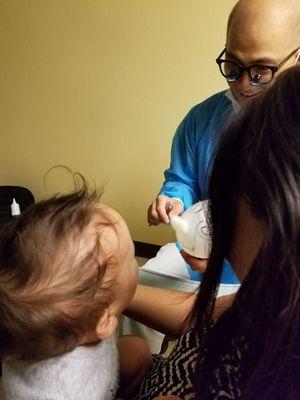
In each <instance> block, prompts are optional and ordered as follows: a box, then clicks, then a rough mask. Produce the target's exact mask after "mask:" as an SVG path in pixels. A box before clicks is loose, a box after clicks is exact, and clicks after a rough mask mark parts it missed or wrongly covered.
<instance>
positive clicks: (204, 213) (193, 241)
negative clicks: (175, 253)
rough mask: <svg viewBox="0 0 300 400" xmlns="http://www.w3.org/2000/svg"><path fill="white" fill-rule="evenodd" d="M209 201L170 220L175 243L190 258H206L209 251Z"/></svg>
mask: <svg viewBox="0 0 300 400" xmlns="http://www.w3.org/2000/svg"><path fill="white" fill-rule="evenodd" d="M208 218H209V201H208V200H205V201H200V202H199V203H196V204H194V205H192V207H190V208H189V209H188V210H186V211H185V212H184V213H183V214H182V215H181V216H175V217H171V218H170V224H171V226H172V228H173V229H174V230H175V232H176V237H177V241H178V242H179V243H180V244H181V245H182V248H183V250H184V251H185V252H186V253H188V254H190V255H191V256H194V257H198V258H204V259H205V258H208V257H209V254H210V250H211V236H210V231H209V226H208Z"/></svg>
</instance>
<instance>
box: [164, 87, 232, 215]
mask: <svg viewBox="0 0 300 400" xmlns="http://www.w3.org/2000/svg"><path fill="white" fill-rule="evenodd" d="M231 112H232V106H231V102H230V100H229V99H228V98H227V97H226V96H225V92H221V93H217V94H216V95H214V96H212V97H210V98H209V99H207V100H205V101H204V102H202V103H200V104H198V105H196V106H195V107H193V108H192V109H191V111H190V112H189V113H188V114H187V116H186V117H185V118H184V119H183V121H182V122H181V124H180V125H179V127H178V129H177V131H176V133H175V135H174V138H173V143H172V151H171V164H170V168H168V169H167V170H166V171H165V173H164V175H165V182H164V184H163V187H162V188H161V190H160V194H165V195H167V196H169V197H177V198H179V199H181V200H182V201H183V203H184V207H185V209H187V208H189V207H190V206H191V205H192V204H194V203H196V202H197V201H199V200H201V199H204V198H206V191H207V178H208V173H209V166H210V162H211V158H212V156H213V152H214V149H215V144H216V141H217V137H218V135H219V133H220V132H221V130H222V128H223V127H224V123H225V122H226V121H227V119H228V117H229V115H230V114H231Z"/></svg>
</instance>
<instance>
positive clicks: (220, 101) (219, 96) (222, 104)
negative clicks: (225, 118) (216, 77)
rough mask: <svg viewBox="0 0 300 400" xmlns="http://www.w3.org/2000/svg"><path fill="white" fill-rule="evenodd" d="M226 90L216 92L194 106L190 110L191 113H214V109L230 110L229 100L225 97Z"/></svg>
mask: <svg viewBox="0 0 300 400" xmlns="http://www.w3.org/2000/svg"><path fill="white" fill-rule="evenodd" d="M226 93H227V90H223V91H222V92H218V93H216V94H214V95H212V96H210V97H208V98H207V99H205V100H204V101H202V102H201V103H198V104H196V105H195V106H194V107H193V108H192V109H191V112H194V113H201V112H202V111H209V110H211V111H212V112H214V111H215V110H216V109H227V108H228V109H231V108H232V103H231V101H230V100H229V98H228V97H227V96H226Z"/></svg>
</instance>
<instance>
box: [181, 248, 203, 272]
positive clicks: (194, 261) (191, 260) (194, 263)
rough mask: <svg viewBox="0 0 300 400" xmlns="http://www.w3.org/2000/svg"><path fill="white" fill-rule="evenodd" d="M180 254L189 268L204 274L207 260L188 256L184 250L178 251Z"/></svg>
mask: <svg viewBox="0 0 300 400" xmlns="http://www.w3.org/2000/svg"><path fill="white" fill-rule="evenodd" d="M180 253H181V255H182V257H183V259H184V261H185V262H186V263H188V264H189V266H190V267H191V268H192V269H193V270H194V271H199V272H204V271H205V270H206V266H207V259H206V258H197V257H193V256H191V255H190V254H188V253H186V252H185V251H184V250H180Z"/></svg>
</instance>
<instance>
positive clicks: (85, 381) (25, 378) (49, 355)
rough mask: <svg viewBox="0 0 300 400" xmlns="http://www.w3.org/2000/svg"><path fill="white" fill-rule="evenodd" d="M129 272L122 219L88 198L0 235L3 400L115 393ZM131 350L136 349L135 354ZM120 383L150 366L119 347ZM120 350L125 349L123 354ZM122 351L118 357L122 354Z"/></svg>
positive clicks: (76, 196) (50, 206)
mask: <svg viewBox="0 0 300 400" xmlns="http://www.w3.org/2000/svg"><path fill="white" fill-rule="evenodd" d="M136 285H137V264H136V261H135V258H134V248H133V243H132V240H131V237H130V234H129V231H128V228H127V226H126V224H125V222H124V220H123V219H122V217H121V216H120V215H119V214H118V213H117V212H116V211H114V210H112V209H111V208H109V207H107V206H105V205H103V204H101V203H99V202H98V199H97V196H96V194H95V193H93V194H89V193H88V192H87V190H86V189H82V190H80V191H77V192H75V193H72V194H69V195H66V196H59V197H54V198H51V199H49V200H45V201H41V202H39V203H37V204H35V205H34V206H32V207H30V208H28V209H27V210H25V211H24V213H23V214H22V215H21V216H19V217H18V218H17V219H16V220H14V221H13V222H11V223H9V224H8V225H6V227H5V228H4V229H3V230H2V232H1V233H0V315H1V320H0V355H1V359H2V362H3V366H2V370H3V372H2V379H0V399H1V400H4V399H5V400H41V399H43V400H46V399H49V400H50V399H51V400H68V399H70V400H77V399H78V400H79V399H80V400H102V399H104V400H106V399H112V398H113V397H114V396H115V393H116V389H117V387H118V375H119V374H118V369H119V367H118V366H119V360H118V346H117V343H116V339H115V330H116V327H117V318H118V316H119V314H120V313H121V312H122V311H123V309H124V308H125V306H126V305H127V304H128V302H129V301H130V299H131V297H132V296H133V294H134V292H135V289H136ZM130 346H136V348H135V351H134V355H135V357H133V356H132V354H131V352H130ZM119 347H120V348H119V350H120V357H122V354H124V355H125V356H127V357H128V354H130V355H131V356H130V359H129V360H127V361H128V363H127V362H126V360H122V359H121V360H120V361H121V366H122V365H124V367H125V368H124V369H125V371H124V374H123V375H122V371H120V373H121V379H123V382H125V384H126V380H127V381H130V382H131V384H130V386H131V387H133V386H135V385H136V384H137V383H138V382H139V380H140V379H141V378H142V376H143V374H144V373H145V372H146V369H147V367H148V366H149V364H150V363H151V355H150V352H149V350H148V349H147V348H146V347H145V344H144V343H143V342H142V341H141V340H140V341H139V340H138V338H136V339H134V338H131V337H129V338H120V343H119ZM122 349H123V350H122ZM124 349H125V350H124Z"/></svg>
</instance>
